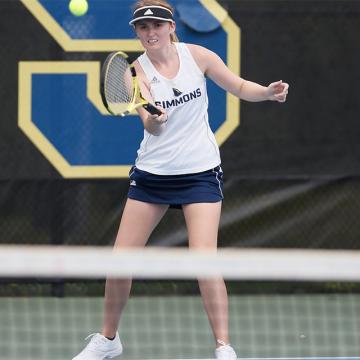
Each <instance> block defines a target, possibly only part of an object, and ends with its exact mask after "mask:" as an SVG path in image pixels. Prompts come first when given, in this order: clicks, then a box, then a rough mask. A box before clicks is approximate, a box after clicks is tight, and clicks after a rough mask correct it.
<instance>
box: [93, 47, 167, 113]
mask: <svg viewBox="0 0 360 360" xmlns="http://www.w3.org/2000/svg"><path fill="white" fill-rule="evenodd" d="M117 56H121V57H122V58H123V59H124V60H125V61H127V62H128V60H127V59H128V55H127V54H126V53H124V52H122V51H115V52H112V53H111V54H109V55H108V57H107V58H106V60H105V62H104V64H103V66H102V69H101V79H100V93H101V99H102V101H103V104H104V106H105V108H106V109H107V111H108V112H109V113H110V114H112V115H115V116H126V115H129V114H130V113H132V112H133V111H134V110H136V109H137V108H139V107H143V108H144V109H145V110H146V111H147V112H149V113H150V114H152V115H159V116H160V115H162V112H161V111H160V110H159V109H157V108H156V107H155V106H154V105H153V104H151V103H150V102H149V101H147V100H146V99H145V98H144V97H143V96H142V94H141V91H140V86H139V83H138V80H137V75H136V70H135V67H134V64H129V62H128V65H129V69H130V72H131V81H132V88H133V92H132V96H131V101H130V102H129V103H128V106H127V109H126V110H125V111H123V112H121V113H116V112H114V111H113V110H112V109H111V106H110V104H109V103H108V101H107V94H106V81H107V75H108V69H109V64H110V63H111V62H112V61H113V59H114V58H115V57H117Z"/></svg>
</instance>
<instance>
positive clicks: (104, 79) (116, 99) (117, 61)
mask: <svg viewBox="0 0 360 360" xmlns="http://www.w3.org/2000/svg"><path fill="white" fill-rule="evenodd" d="M127 57H128V56H127V55H126V54H125V53H123V52H121V51H117V52H113V53H111V54H110V55H109V56H108V57H107V58H106V60H105V62H104V65H103V66H102V70H101V84H100V92H101V97H102V100H103V103H104V105H105V107H106V109H107V110H108V111H109V113H110V114H112V115H120V116H126V115H128V114H130V113H131V112H132V111H133V110H135V109H137V108H139V107H141V106H142V107H143V108H144V109H145V110H146V111H148V112H149V113H150V114H152V115H162V112H161V111H160V110H159V109H157V108H156V107H155V106H154V105H152V104H150V103H149V102H148V101H147V100H145V99H144V98H143V96H142V95H141V92H140V87H139V83H138V80H137V77H136V71H135V68H134V65H130V64H129V62H128V61H127Z"/></svg>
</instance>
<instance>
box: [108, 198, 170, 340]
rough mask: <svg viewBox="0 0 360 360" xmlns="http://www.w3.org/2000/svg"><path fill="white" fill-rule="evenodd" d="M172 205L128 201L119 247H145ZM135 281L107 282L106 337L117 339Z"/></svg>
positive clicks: (118, 237)
mask: <svg viewBox="0 0 360 360" xmlns="http://www.w3.org/2000/svg"><path fill="white" fill-rule="evenodd" d="M167 209H168V205H158V204H150V203H145V202H141V201H137V200H132V199H128V200H127V202H126V205H125V208H124V212H123V215H122V218H121V222H120V226H119V230H118V234H117V236H116V241H115V248H126V247H143V246H145V244H146V242H147V241H148V239H149V237H150V235H151V233H152V231H153V230H154V228H155V227H156V225H157V224H158V223H159V222H160V220H161V218H162V217H163V216H164V214H165V213H166V211H167ZM131 282H132V280H131V279H107V280H106V286H105V300H104V324H103V329H102V334H103V335H104V336H106V337H110V338H111V337H114V336H115V334H116V331H117V328H118V325H119V320H120V316H121V313H122V310H123V308H124V306H125V304H126V302H127V300H128V298H129V294H130V289H131Z"/></svg>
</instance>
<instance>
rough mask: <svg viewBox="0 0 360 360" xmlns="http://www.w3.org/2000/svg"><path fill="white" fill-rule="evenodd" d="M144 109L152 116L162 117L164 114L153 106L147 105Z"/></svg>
mask: <svg viewBox="0 0 360 360" xmlns="http://www.w3.org/2000/svg"><path fill="white" fill-rule="evenodd" d="M143 108H144V109H145V110H146V111H147V112H149V113H150V114H151V115H159V116H160V115H162V112H161V111H160V110H159V109H158V108H156V107H155V106H154V105H152V104H145V105H143Z"/></svg>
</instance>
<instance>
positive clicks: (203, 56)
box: [186, 44, 215, 72]
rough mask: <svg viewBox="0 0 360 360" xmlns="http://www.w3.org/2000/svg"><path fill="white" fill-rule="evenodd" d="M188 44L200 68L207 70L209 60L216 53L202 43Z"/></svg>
mask: <svg viewBox="0 0 360 360" xmlns="http://www.w3.org/2000/svg"><path fill="white" fill-rule="evenodd" d="M186 46H187V47H188V49H189V51H190V53H191V55H192V57H193V58H194V60H195V61H196V63H197V64H198V66H199V67H200V69H201V70H202V71H203V72H205V70H206V69H207V67H208V63H209V60H210V59H211V58H212V57H213V56H214V55H215V53H214V52H213V51H211V50H209V49H208V48H206V47H204V46H201V45H196V44H186Z"/></svg>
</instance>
